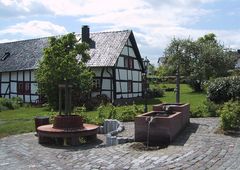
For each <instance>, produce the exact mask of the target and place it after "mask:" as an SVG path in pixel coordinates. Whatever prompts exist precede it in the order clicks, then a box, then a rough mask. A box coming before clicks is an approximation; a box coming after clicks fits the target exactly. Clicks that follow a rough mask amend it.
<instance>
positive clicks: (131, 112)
mask: <svg viewBox="0 0 240 170" xmlns="http://www.w3.org/2000/svg"><path fill="white" fill-rule="evenodd" d="M143 110H144V108H143V106H137V105H136V104H133V105H131V106H124V108H123V111H122V112H121V113H120V114H119V116H118V119H119V120H120V121H123V122H127V121H133V120H134V118H135V116H136V115H138V114H141V113H143Z"/></svg>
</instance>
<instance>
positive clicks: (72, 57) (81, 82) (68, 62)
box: [36, 33, 93, 109]
mask: <svg viewBox="0 0 240 170" xmlns="http://www.w3.org/2000/svg"><path fill="white" fill-rule="evenodd" d="M87 50H88V45H87V44H86V43H79V41H78V40H77V38H76V36H75V34H74V33H69V34H67V35H64V36H61V37H59V38H56V37H51V38H49V46H48V47H47V48H45V49H44V56H43V60H42V61H40V62H39V67H38V69H37V71H36V79H37V82H38V84H39V87H38V88H39V92H40V94H45V95H46V97H47V99H48V103H49V105H50V106H51V107H52V108H54V109H57V108H58V85H59V84H62V83H63V82H65V81H67V82H68V83H69V84H72V85H73V91H74V94H78V93H81V94H86V93H89V92H90V90H91V88H92V79H93V72H92V71H90V69H89V68H88V67H87V66H86V62H87V61H88V60H89V59H90V56H89V54H88V53H87Z"/></svg>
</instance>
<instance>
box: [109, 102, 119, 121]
mask: <svg viewBox="0 0 240 170" xmlns="http://www.w3.org/2000/svg"><path fill="white" fill-rule="evenodd" d="M116 118H117V110H116V107H115V106H114V105H112V104H110V111H109V114H108V119H116Z"/></svg>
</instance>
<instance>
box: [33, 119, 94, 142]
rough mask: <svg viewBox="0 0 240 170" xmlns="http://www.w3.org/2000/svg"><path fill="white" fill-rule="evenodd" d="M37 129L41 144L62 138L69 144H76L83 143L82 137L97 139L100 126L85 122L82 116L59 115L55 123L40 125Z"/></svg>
mask: <svg viewBox="0 0 240 170" xmlns="http://www.w3.org/2000/svg"><path fill="white" fill-rule="evenodd" d="M37 131H38V139H39V143H40V144H49V143H53V142H54V141H58V140H61V141H65V142H64V143H68V145H71V146H75V145H79V144H81V143H80V137H87V138H88V139H95V138H96V135H97V133H98V126H96V125H93V124H84V123H83V120H82V117H81V116H77V115H71V116H61V115H59V116H56V117H55V119H54V123H53V124H50V125H43V126H39V127H38V128H37ZM66 141H67V142H66ZM64 145H65V144H64Z"/></svg>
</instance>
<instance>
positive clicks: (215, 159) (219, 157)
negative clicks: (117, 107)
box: [0, 118, 240, 170]
mask: <svg viewBox="0 0 240 170" xmlns="http://www.w3.org/2000/svg"><path fill="white" fill-rule="evenodd" d="M126 124H127V125H128V126H126V127H129V128H127V131H125V132H123V133H122V134H121V135H133V129H134V128H133V123H126ZM218 125H219V121H218V119H217V118H205V119H203V118H202V119H201V118H200V119H191V124H190V126H188V127H187V128H186V129H185V130H184V131H183V132H182V133H181V134H180V135H179V137H178V138H177V139H176V140H175V141H174V142H173V143H172V144H171V145H169V146H168V147H166V148H164V149H158V150H152V151H144V150H141V149H139V148H138V147H136V146H138V145H141V144H139V143H127V144H122V145H117V146H111V147H104V146H103V143H104V136H103V135H99V136H98V138H99V140H98V141H97V142H96V143H91V144H86V145H83V146H79V147H74V148H71V147H61V148H54V147H46V146H42V145H39V144H38V141H37V138H36V137H35V136H34V134H33V133H28V134H22V135H15V136H10V137H6V138H2V139H0V169H1V170H5V169H6V170H9V169H10V170H11V169H12V170H15V169H24V170H26V169H40V170H41V169H81V170H82V169H234V170H235V169H240V137H239V136H226V135H223V134H217V133H215V131H216V129H217V127H218Z"/></svg>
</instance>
